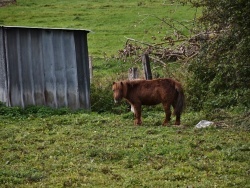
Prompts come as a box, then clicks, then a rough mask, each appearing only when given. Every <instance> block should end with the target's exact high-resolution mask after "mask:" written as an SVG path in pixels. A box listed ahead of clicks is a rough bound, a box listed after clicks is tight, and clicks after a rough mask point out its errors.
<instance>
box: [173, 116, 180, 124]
mask: <svg viewBox="0 0 250 188" xmlns="http://www.w3.org/2000/svg"><path fill="white" fill-rule="evenodd" d="M174 124H175V125H180V124H181V115H180V114H176V120H175V123H174Z"/></svg>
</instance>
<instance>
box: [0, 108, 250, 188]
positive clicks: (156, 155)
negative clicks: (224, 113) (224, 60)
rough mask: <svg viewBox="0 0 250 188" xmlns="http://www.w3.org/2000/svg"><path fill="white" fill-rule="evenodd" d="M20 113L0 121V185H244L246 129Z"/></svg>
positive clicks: (155, 117)
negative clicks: (172, 125) (170, 125)
mask: <svg viewBox="0 0 250 188" xmlns="http://www.w3.org/2000/svg"><path fill="white" fill-rule="evenodd" d="M3 109H4V108H1V109H0V112H1V114H2V113H3ZM21 112H22V111H20V110H17V109H16V108H15V109H11V110H8V112H5V116H1V117H0V118H1V122H0V129H1V131H0V138H1V141H0V145H1V152H0V154H1V159H0V166H1V168H0V184H1V187H204V188H207V187H250V180H249V173H250V172H249V170H250V168H249V167H250V166H249V152H250V144H249V143H250V134H249V131H246V130H245V129H242V128H239V127H231V126H230V125H229V127H217V128H215V127H210V128H207V129H195V128H194V125H193V121H197V120H198V119H197V118H198V117H200V116H201V114H194V113H192V114H185V115H184V117H183V121H184V122H185V123H187V124H186V125H185V126H182V127H181V128H180V127H162V126H160V124H161V120H162V119H163V113H159V112H150V113H149V112H145V113H144V117H145V118H144V119H143V120H144V125H143V126H140V127H134V126H133V121H132V119H133V117H132V115H131V114H130V113H125V114H121V115H118V114H97V113H93V112H92V113H87V112H85V113H80V112H78V113H69V112H67V111H63V110H61V112H58V111H56V113H58V114H59V115H58V114H53V111H48V110H46V109H43V110H42V109H40V112H39V111H38V112H36V113H34V112H33V113H31V112H29V111H28V113H27V114H26V115H23V114H21ZM6 114H9V115H8V116H7V115H6ZM49 114H51V115H49ZM190 117H193V118H192V119H190ZM188 124H189V125H188Z"/></svg>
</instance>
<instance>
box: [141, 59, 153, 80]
mask: <svg viewBox="0 0 250 188" xmlns="http://www.w3.org/2000/svg"><path fill="white" fill-rule="evenodd" d="M142 65H143V70H144V74H145V79H146V80H152V72H151V68H150V62H149V57H148V54H143V55H142Z"/></svg>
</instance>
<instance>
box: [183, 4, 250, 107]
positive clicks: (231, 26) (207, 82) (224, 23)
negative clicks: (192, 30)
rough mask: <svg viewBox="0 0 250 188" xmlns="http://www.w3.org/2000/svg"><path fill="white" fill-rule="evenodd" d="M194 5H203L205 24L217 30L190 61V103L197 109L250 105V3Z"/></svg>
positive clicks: (211, 30)
mask: <svg viewBox="0 0 250 188" xmlns="http://www.w3.org/2000/svg"><path fill="white" fill-rule="evenodd" d="M194 5H195V6H197V7H202V8H203V15H202V17H201V18H200V21H201V22H200V23H201V24H203V28H206V29H207V30H208V31H210V32H215V33H217V34H216V38H215V39H213V40H208V41H206V42H204V43H201V51H200V54H199V55H198V56H197V57H196V59H195V60H194V61H193V62H191V64H190V65H189V68H188V70H189V76H190V78H189V79H188V84H187V85H188V86H187V98H188V103H189V105H190V106H192V108H193V109H194V110H201V109H207V110H209V109H214V108H229V107H233V106H241V105H243V106H246V107H248V108H249V107H250V77H249V75H250V67H249V62H250V56H249V51H250V46H249V43H250V35H249V33H250V29H249V28H250V27H249V25H250V16H249V14H248V13H247V12H248V10H249V9H248V8H250V3H249V2H248V1H240V2H235V1H225V0H223V1H216V0H213V1H211V0H200V1H197V2H196V4H194ZM247 7H248V8H247Z"/></svg>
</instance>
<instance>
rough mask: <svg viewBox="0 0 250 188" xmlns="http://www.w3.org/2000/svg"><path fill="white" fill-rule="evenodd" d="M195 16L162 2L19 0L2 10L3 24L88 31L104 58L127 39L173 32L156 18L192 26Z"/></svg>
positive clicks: (94, 51) (95, 53)
mask: <svg viewBox="0 0 250 188" xmlns="http://www.w3.org/2000/svg"><path fill="white" fill-rule="evenodd" d="M194 15H195V10H194V9H191V8H190V7H188V6H181V5H178V4H175V3H174V4H171V3H170V2H168V1H166V3H164V1H161V0H146V1H136V0H129V1H116V0H112V1H108V0H102V1H98V0H96V1H92V0H84V1H83V0H72V1H68V0H51V1H48V0H36V1H30V0H17V4H16V5H11V6H8V7H2V8H0V25H14V26H33V27H52V28H54V27H56V28H78V29H88V30H91V31H92V32H91V33H90V34H89V52H90V55H92V56H94V57H103V56H106V55H108V56H113V55H116V53H117V51H118V50H119V49H122V48H123V47H124V44H125V42H126V38H125V37H130V38H135V39H137V40H141V41H149V40H151V37H152V36H156V37H157V38H158V40H160V38H161V37H164V36H165V35H166V34H167V33H168V32H170V30H166V27H165V26H166V25H164V24H162V23H161V22H160V21H159V19H157V18H156V17H155V16H157V17H159V18H163V17H165V18H168V19H176V20H178V21H180V22H185V23H189V24H192V22H191V20H192V19H193V18H194ZM179 29H180V30H182V29H183V30H184V28H179Z"/></svg>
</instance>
